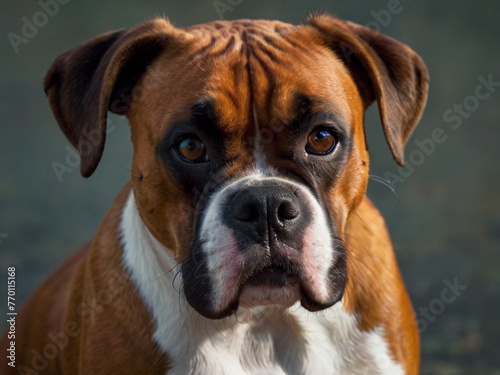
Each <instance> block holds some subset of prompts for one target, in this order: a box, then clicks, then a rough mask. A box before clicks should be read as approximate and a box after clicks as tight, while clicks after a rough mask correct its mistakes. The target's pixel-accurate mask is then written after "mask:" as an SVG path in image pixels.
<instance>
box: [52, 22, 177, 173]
mask: <svg viewBox="0 0 500 375" xmlns="http://www.w3.org/2000/svg"><path fill="white" fill-rule="evenodd" d="M183 35H185V34H184V32H183V31H181V30H179V29H176V28H175V27H173V26H172V25H171V24H170V23H169V22H168V21H166V20H164V19H155V20H152V21H149V22H146V23H143V24H141V25H138V26H136V27H134V28H131V29H126V30H120V31H116V32H112V33H109V34H104V35H101V36H99V37H97V38H94V39H92V40H90V41H88V42H87V43H84V44H82V45H80V46H78V47H75V48H73V49H71V50H69V51H67V52H65V53H63V54H62V55H60V56H59V57H58V58H57V59H56V60H55V61H54V62H53V64H52V66H51V67H50V68H49V70H48V72H47V74H46V76H45V80H44V89H45V93H46V94H47V96H48V97H49V101H50V105H51V107H52V111H53V112H54V115H55V117H56V119H57V122H58V123H59V126H60V127H61V129H62V131H63V132H64V134H65V135H66V137H67V138H68V139H69V141H70V142H71V144H72V145H73V146H74V147H76V149H77V150H78V152H79V154H80V158H81V165H80V171H81V174H82V176H84V177H89V176H90V175H92V173H93V172H94V170H95V169H96V168H97V165H98V164H99V161H100V159H101V156H102V153H103V150H104V143H105V139H106V123H107V111H108V109H109V110H110V111H112V112H114V113H118V114H127V112H128V108H129V105H130V102H131V101H132V96H131V95H132V89H133V88H134V86H135V84H136V83H137V81H138V79H139V78H140V76H141V75H142V74H143V73H144V72H145V71H146V69H147V66H148V64H150V63H151V62H152V61H153V60H154V59H155V58H156V57H157V56H158V55H159V54H160V53H161V52H162V51H163V50H164V49H165V48H167V47H168V48H176V47H178V46H179V45H180V40H181V39H182V36H183Z"/></svg>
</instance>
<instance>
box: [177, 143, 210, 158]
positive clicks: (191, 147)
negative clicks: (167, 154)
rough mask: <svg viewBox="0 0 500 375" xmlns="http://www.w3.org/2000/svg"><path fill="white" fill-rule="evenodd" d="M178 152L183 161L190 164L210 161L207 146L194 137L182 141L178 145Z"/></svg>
mask: <svg viewBox="0 0 500 375" xmlns="http://www.w3.org/2000/svg"><path fill="white" fill-rule="evenodd" d="M177 152H178V153H179V155H180V156H181V158H182V159H184V160H185V161H187V162H189V163H202V162H205V161H208V160H209V158H208V153H207V149H206V148H205V145H204V144H203V142H202V141H200V140H199V139H197V138H194V137H186V138H183V139H181V141H180V142H179V143H178V144H177Z"/></svg>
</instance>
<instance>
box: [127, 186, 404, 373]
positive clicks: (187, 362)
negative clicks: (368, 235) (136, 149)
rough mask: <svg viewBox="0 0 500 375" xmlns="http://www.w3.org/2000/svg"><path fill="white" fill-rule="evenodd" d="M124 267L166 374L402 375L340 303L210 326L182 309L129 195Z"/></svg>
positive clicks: (176, 280) (377, 336)
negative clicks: (167, 362)
mask: <svg viewBox="0 0 500 375" xmlns="http://www.w3.org/2000/svg"><path fill="white" fill-rule="evenodd" d="M121 233H122V244H123V251H124V254H123V256H124V258H123V261H124V265H125V267H126V268H127V269H128V270H129V271H130V273H131V275H132V278H133V280H134V282H135V283H136V285H137V287H138V289H139V292H140V294H141V296H142V298H143V299H144V301H145V303H146V305H147V306H148V307H149V308H150V311H151V313H152V315H153V318H154V319H155V324H156V331H155V333H154V337H153V339H154V340H155V341H156V342H157V343H158V344H159V346H160V348H161V349H162V350H163V351H164V352H165V354H167V355H168V356H169V358H170V359H171V361H172V365H173V368H172V370H171V371H170V372H169V373H168V375H186V374H191V375H280V374H297V375H298V374H304V375H306V374H311V375H317V374H321V375H329V374H331V375H333V374H342V375H351V374H352V375H358V374H359V375H361V374H363V375H370V374H384V375H395V374H403V373H404V372H403V370H402V367H401V365H399V364H397V363H395V362H394V361H393V360H392V359H391V357H390V354H389V352H388V349H387V343H386V342H385V341H384V338H383V332H382V330H381V329H380V330H373V331H371V332H363V331H360V330H359V329H358V328H357V325H356V319H355V317H354V316H353V315H352V314H349V313H347V312H346V311H344V309H343V308H342V303H341V302H340V303H337V304H336V305H335V306H334V307H332V308H330V309H327V310H325V311H323V312H320V313H310V312H308V311H307V310H305V309H303V308H302V307H301V306H300V304H297V305H295V306H292V307H291V308H289V309H287V310H283V309H280V308H276V307H266V308H260V309H257V308H254V309H251V310H249V309H243V308H240V309H239V310H238V311H237V313H236V314H235V315H233V316H231V317H228V318H225V319H222V320H208V319H206V318H204V317H202V316H201V315H199V314H198V313H196V312H195V311H194V310H193V309H191V308H190V307H189V305H188V303H187V302H186V300H185V298H184V296H183V293H182V275H178V276H177V277H175V275H176V273H177V272H178V271H179V267H178V262H177V261H176V260H175V259H174V257H173V255H172V253H171V252H170V251H169V250H168V249H166V248H165V247H163V246H162V245H161V244H160V243H159V242H158V241H157V240H156V239H155V238H154V237H153V236H152V235H151V233H150V232H149V230H148V229H147V228H146V226H145V225H144V223H143V221H142V219H141V217H140V215H139V212H138V210H137V206H136V203H135V198H134V195H133V193H131V194H130V196H129V199H128V201H127V204H126V206H125V209H124V212H123V216H122V222H121Z"/></svg>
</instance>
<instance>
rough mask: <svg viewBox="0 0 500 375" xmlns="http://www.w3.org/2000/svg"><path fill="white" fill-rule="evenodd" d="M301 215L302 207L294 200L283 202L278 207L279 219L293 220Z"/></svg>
mask: <svg viewBox="0 0 500 375" xmlns="http://www.w3.org/2000/svg"><path fill="white" fill-rule="evenodd" d="M299 215H300V208H299V206H298V205H297V204H294V203H293V202H287V201H284V202H282V203H281V204H280V205H279V207H278V219H279V220H293V219H295V218H296V217H297V216H299Z"/></svg>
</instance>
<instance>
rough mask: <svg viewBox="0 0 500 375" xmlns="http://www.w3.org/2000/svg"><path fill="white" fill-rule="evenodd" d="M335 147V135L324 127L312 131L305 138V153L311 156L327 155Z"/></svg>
mask: <svg viewBox="0 0 500 375" xmlns="http://www.w3.org/2000/svg"><path fill="white" fill-rule="evenodd" d="M336 145H337V138H336V136H335V134H334V133H333V132H332V131H331V130H328V129H326V128H324V127H318V128H316V129H314V130H313V131H312V132H311V133H309V135H308V136H307V144H306V151H307V153H309V154H313V155H327V154H329V153H331V152H332V151H333V150H334V149H335V146H336Z"/></svg>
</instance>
